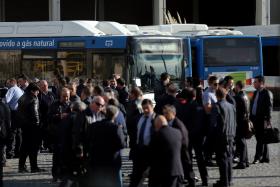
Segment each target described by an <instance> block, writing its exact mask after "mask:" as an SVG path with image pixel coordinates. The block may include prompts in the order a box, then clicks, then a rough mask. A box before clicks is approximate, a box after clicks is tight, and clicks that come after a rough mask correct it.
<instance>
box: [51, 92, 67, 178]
mask: <svg viewBox="0 0 280 187" xmlns="http://www.w3.org/2000/svg"><path fill="white" fill-rule="evenodd" d="M70 112H71V110H70V90H69V89H68V88H62V89H61V92H60V99H59V100H58V101H56V102H54V103H53V104H52V105H51V107H50V110H49V114H48V115H49V119H50V124H49V133H50V136H51V142H52V146H53V166H52V175H53V180H54V181H57V179H58V178H60V177H61V176H60V174H61V160H62V158H61V150H62V145H61V142H60V129H61V128H60V127H61V126H62V125H63V123H64V121H65V120H66V119H67V116H68V115H69V113H70Z"/></svg>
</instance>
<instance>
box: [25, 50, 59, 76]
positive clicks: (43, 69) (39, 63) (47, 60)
mask: <svg viewBox="0 0 280 187" xmlns="http://www.w3.org/2000/svg"><path fill="white" fill-rule="evenodd" d="M55 57H56V54H55V51H53V50H44V51H42V50H24V51H22V62H21V73H24V74H26V75H27V76H28V77H29V78H34V77H36V78H39V79H46V80H49V79H50V78H51V77H52V76H53V70H54V69H55V63H54V60H55Z"/></svg>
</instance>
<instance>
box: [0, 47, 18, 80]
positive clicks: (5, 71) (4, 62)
mask: <svg viewBox="0 0 280 187" xmlns="http://www.w3.org/2000/svg"><path fill="white" fill-rule="evenodd" d="M20 59H21V52H20V51H10V50H9V51H6V50H5V51H0V84H3V83H4V82H5V80H6V79H7V78H11V77H15V76H17V75H18V74H20V69H19V67H20Z"/></svg>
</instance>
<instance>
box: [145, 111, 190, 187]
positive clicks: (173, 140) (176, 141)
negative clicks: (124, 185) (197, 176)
mask: <svg viewBox="0 0 280 187" xmlns="http://www.w3.org/2000/svg"><path fill="white" fill-rule="evenodd" d="M154 125H155V131H156V132H155V134H154V136H153V137H152V140H151V170H150V176H149V186H151V187H181V186H183V175H184V172H183V166H182V162H181V150H182V145H183V144H185V142H184V138H183V136H182V133H181V132H180V130H178V129H175V128H172V127H170V126H169V125H168V122H167V120H166V119H165V117H164V116H161V115H160V116H158V117H157V118H156V119H155V123H154Z"/></svg>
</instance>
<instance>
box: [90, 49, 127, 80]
mask: <svg viewBox="0 0 280 187" xmlns="http://www.w3.org/2000/svg"><path fill="white" fill-rule="evenodd" d="M92 63H93V68H92V75H93V78H94V79H96V80H97V81H98V82H101V81H102V80H105V79H108V78H109V77H111V76H112V75H113V74H118V75H120V76H121V77H123V78H126V77H125V73H126V71H125V64H126V63H125V56H124V55H119V54H93V62H92Z"/></svg>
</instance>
